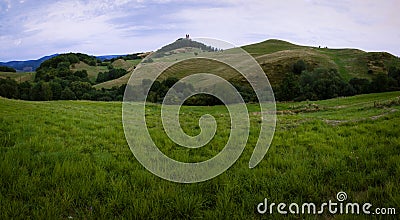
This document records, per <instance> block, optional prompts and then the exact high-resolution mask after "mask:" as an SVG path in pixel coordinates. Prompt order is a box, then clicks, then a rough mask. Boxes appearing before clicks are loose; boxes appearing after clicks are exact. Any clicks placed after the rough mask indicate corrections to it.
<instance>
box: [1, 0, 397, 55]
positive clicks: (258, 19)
mask: <svg viewBox="0 0 400 220" xmlns="http://www.w3.org/2000/svg"><path fill="white" fill-rule="evenodd" d="M399 8H400V1H398V0H382V1H376V0H349V1H347V0H342V1H339V0H338V1H332V0H320V1H317V0H285V1H279V0H230V1H228V0H222V1H215V0H201V1H200V0H199V1H190V0H189V1H182V0H149V1H147V0H114V1H112V0H64V1H57V0H0V61H9V60H26V59H37V58H40V57H42V56H45V55H49V54H54V53H64V52H83V53H87V54H91V55H105V54H126V53H134V52H141V51H150V50H155V49H157V48H159V47H161V46H163V45H165V44H168V43H170V42H172V41H174V40H176V39H177V38H179V37H183V36H185V34H186V33H189V34H190V35H191V36H192V37H211V38H217V39H221V40H225V41H228V42H231V43H233V44H235V45H245V44H249V43H255V42H260V41H263V40H266V39H270V38H274V39H283V40H287V41H290V42H292V43H297V44H302V45H311V46H318V45H321V46H328V47H330V48H343V47H351V48H359V49H362V50H366V51H387V52H390V53H393V54H395V55H397V56H399V55H400V13H399Z"/></svg>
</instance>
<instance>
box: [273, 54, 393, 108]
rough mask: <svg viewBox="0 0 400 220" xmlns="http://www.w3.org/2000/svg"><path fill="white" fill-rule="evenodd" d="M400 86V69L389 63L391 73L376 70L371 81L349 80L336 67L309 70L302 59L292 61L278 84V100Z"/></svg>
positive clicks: (329, 96) (303, 98)
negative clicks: (376, 72)
mask: <svg viewBox="0 0 400 220" xmlns="http://www.w3.org/2000/svg"><path fill="white" fill-rule="evenodd" d="M395 90H400V69H398V68H397V67H390V68H389V70H388V74H377V75H375V76H374V77H373V79H372V80H371V81H370V80H368V79H364V78H352V79H350V81H349V82H346V81H345V80H344V79H343V78H342V77H341V76H340V74H339V73H338V71H337V70H336V69H327V68H316V69H313V70H309V69H308V68H307V65H306V63H305V62H304V61H303V60H299V61H297V62H296V63H294V64H293V66H292V69H291V71H290V72H289V73H287V74H286V75H285V77H284V79H283V81H282V82H281V84H280V85H279V86H278V87H277V88H275V98H276V99H277V100H278V101H303V100H322V99H330V98H335V97H340V96H352V95H357V94H365V93H374V92H386V91H395Z"/></svg>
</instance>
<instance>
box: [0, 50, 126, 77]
mask: <svg viewBox="0 0 400 220" xmlns="http://www.w3.org/2000/svg"><path fill="white" fill-rule="evenodd" d="M58 55H60V54H58V53H56V54H52V55H48V56H44V57H42V58H39V59H37V60H23V61H8V62H0V66H7V67H11V68H14V69H15V70H17V71H18V72H33V71H35V70H36V69H37V68H38V67H39V66H40V64H42V63H43V62H44V61H46V60H48V59H50V58H52V57H55V56H58ZM125 55H126V54H124V55H102V56H95V57H96V58H97V59H99V60H101V61H104V60H110V59H113V58H117V57H121V56H125Z"/></svg>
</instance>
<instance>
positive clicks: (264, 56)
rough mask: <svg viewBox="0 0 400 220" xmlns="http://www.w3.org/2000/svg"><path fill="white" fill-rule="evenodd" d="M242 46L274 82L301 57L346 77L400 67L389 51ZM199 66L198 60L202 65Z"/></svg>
mask: <svg viewBox="0 0 400 220" xmlns="http://www.w3.org/2000/svg"><path fill="white" fill-rule="evenodd" d="M242 48H243V49H244V50H246V51H247V52H248V53H249V54H250V55H252V56H253V57H254V58H255V59H256V60H257V62H258V63H259V64H260V66H261V67H262V69H263V70H264V72H265V73H266V74H267V76H268V78H269V80H270V83H271V85H273V86H277V85H279V84H280V82H281V81H282V79H283V77H284V76H285V74H286V73H287V72H290V71H291V69H292V67H293V64H294V63H295V62H297V61H299V60H303V61H305V63H306V64H307V67H308V68H309V69H315V68H319V67H320V68H326V69H331V68H333V69H337V70H338V72H339V73H340V75H341V76H342V77H343V78H344V79H345V80H346V81H349V80H350V79H351V78H354V77H358V78H365V79H369V80H371V79H372V78H373V77H374V76H375V75H377V74H379V73H384V74H387V71H388V69H389V67H391V66H394V67H397V68H400V59H399V58H397V57H395V56H393V55H391V54H389V53H386V52H365V51H362V50H357V49H328V48H318V47H309V46H300V45H295V44H292V43H289V42H286V41H282V40H276V39H271V40H266V41H263V42H260V43H256V44H251V45H246V46H243V47H242ZM174 49H176V48H174ZM175 53H176V50H175V52H174V53H173V54H172V55H173V56H177V54H175ZM178 53H179V51H178ZM200 66H201V65H200V64H199V68H200ZM193 71H195V70H193ZM177 74H178V75H180V74H179V73H177ZM128 79H129V77H128V76H124V77H121V78H119V79H116V80H113V81H109V82H105V83H102V84H99V85H96V87H97V88H103V87H104V88H110V87H112V86H116V85H122V84H125V83H127V81H125V80H128Z"/></svg>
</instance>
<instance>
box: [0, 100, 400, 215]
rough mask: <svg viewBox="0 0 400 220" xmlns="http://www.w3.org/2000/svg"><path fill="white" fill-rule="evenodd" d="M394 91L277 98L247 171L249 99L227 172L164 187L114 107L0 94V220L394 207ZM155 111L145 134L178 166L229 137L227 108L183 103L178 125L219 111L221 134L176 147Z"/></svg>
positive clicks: (399, 196)
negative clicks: (266, 138) (339, 197)
mask: <svg viewBox="0 0 400 220" xmlns="http://www.w3.org/2000/svg"><path fill="white" fill-rule="evenodd" d="M399 97H400V92H391V93H381V94H369V95H361V96H354V97H349V98H338V99H331V100H324V101H318V102H296V103H278V105H277V110H278V112H277V113H278V121H277V128H276V133H275V137H274V139H273V142H272V146H271V148H270V150H269V151H268V153H267V155H266V157H265V158H264V159H263V161H262V162H261V163H260V164H259V165H258V166H257V167H256V168H254V169H249V168H248V161H249V159H250V155H251V153H252V150H253V147H254V145H255V143H256V141H257V134H258V129H259V127H258V123H259V120H260V118H259V117H260V116H259V113H258V112H259V108H258V107H257V105H253V104H249V105H248V109H249V114H250V119H251V125H252V127H251V133H250V138H249V140H248V144H247V146H246V148H245V151H244V153H243V154H242V155H241V157H240V158H239V160H238V161H237V162H236V163H235V164H234V165H233V166H232V167H231V168H230V169H229V170H227V171H226V172H225V173H223V174H221V175H220V176H218V177H216V178H214V179H212V180H209V181H206V182H203V183H198V184H177V183H172V182H168V181H165V180H163V179H160V178H158V177H156V176H154V175H153V174H151V173H150V172H148V171H147V170H145V168H144V167H142V165H141V164H140V163H139V162H138V161H137V160H136V159H135V157H134V156H133V154H132V153H131V152H130V150H129V147H128V145H127V143H126V141H125V137H124V132H123V128H122V123H121V120H122V119H121V103H119V102H92V101H51V102H31V101H19V100H9V99H4V98H0V151H1V153H0V170H1V172H0V185H1V187H0V217H1V218H2V219H9V218H17V219H19V218H28V217H31V218H47V219H54V218H70V217H72V218H85V219H86V218H89V219H92V218H93V219H97V218H107V219H108V218H114V217H118V218H136V219H149V218H151V219H159V218H162V219H177V218H179V219H181V218H201V217H203V218H206V219H210V218H212V219H215V218H217V219H227V218H231V219H258V218H259V217H260V215H259V214H257V213H256V206H257V204H258V203H260V202H262V201H263V200H264V198H268V201H270V202H285V203H288V204H289V203H292V202H297V203H299V204H300V203H302V202H314V203H316V204H320V203H322V202H327V201H328V200H335V199H336V193H338V192H339V191H345V192H346V193H347V194H348V196H349V198H348V200H347V201H351V202H358V203H365V202H369V203H372V204H373V207H397V208H398V207H399V204H400V191H399V187H398V186H399V184H400V181H399V180H400V178H399V177H400V165H399V160H400V156H399V155H400V148H399V146H400V138H399V134H400V127H399V126H398V122H399V121H400V100H399ZM159 113H160V105H157V104H150V105H148V106H147V110H146V115H147V120H148V127H149V128H150V133H151V135H152V137H153V139H154V140H155V142H156V143H157V146H158V147H159V148H160V149H161V150H162V151H163V152H164V153H165V154H167V155H168V156H170V157H172V158H176V159H179V160H181V161H200V160H205V159H208V158H210V157H212V156H213V155H215V154H216V153H218V152H219V151H220V149H221V148H222V147H223V146H224V145H225V143H226V140H227V138H228V136H229V114H228V112H227V110H226V108H225V107H223V106H214V107H189V106H183V107H182V109H181V123H182V126H183V129H184V130H185V131H187V132H189V133H190V134H192V135H194V134H196V133H198V132H200V131H199V127H198V124H197V123H198V119H199V117H200V116H201V115H204V114H206V113H209V114H211V115H214V116H215V117H216V120H217V123H218V131H217V136H216V137H214V139H213V140H212V141H211V142H210V143H209V144H208V145H206V146H204V147H202V148H200V149H186V148H182V147H178V146H176V145H175V144H174V143H172V142H171V141H170V140H169V139H168V138H167V137H166V134H165V133H164V132H163V130H162V124H161V123H159V119H158V117H159V116H158V115H159ZM397 211H398V210H397ZM264 217H269V216H268V214H267V215H266V216H264ZM272 217H273V218H282V217H283V216H281V215H278V214H276V213H275V214H273V216H272ZM293 217H296V218H297V217H299V216H294V215H293ZM310 217H312V216H310ZM319 217H322V218H328V219H330V218H332V216H330V215H329V214H323V215H322V216H319ZM335 217H338V218H342V217H343V218H344V217H345V216H341V215H336V216H335ZM351 217H358V218H360V219H364V218H365V217H367V216H364V215H354V216H351ZM299 218H300V217H299Z"/></svg>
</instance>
